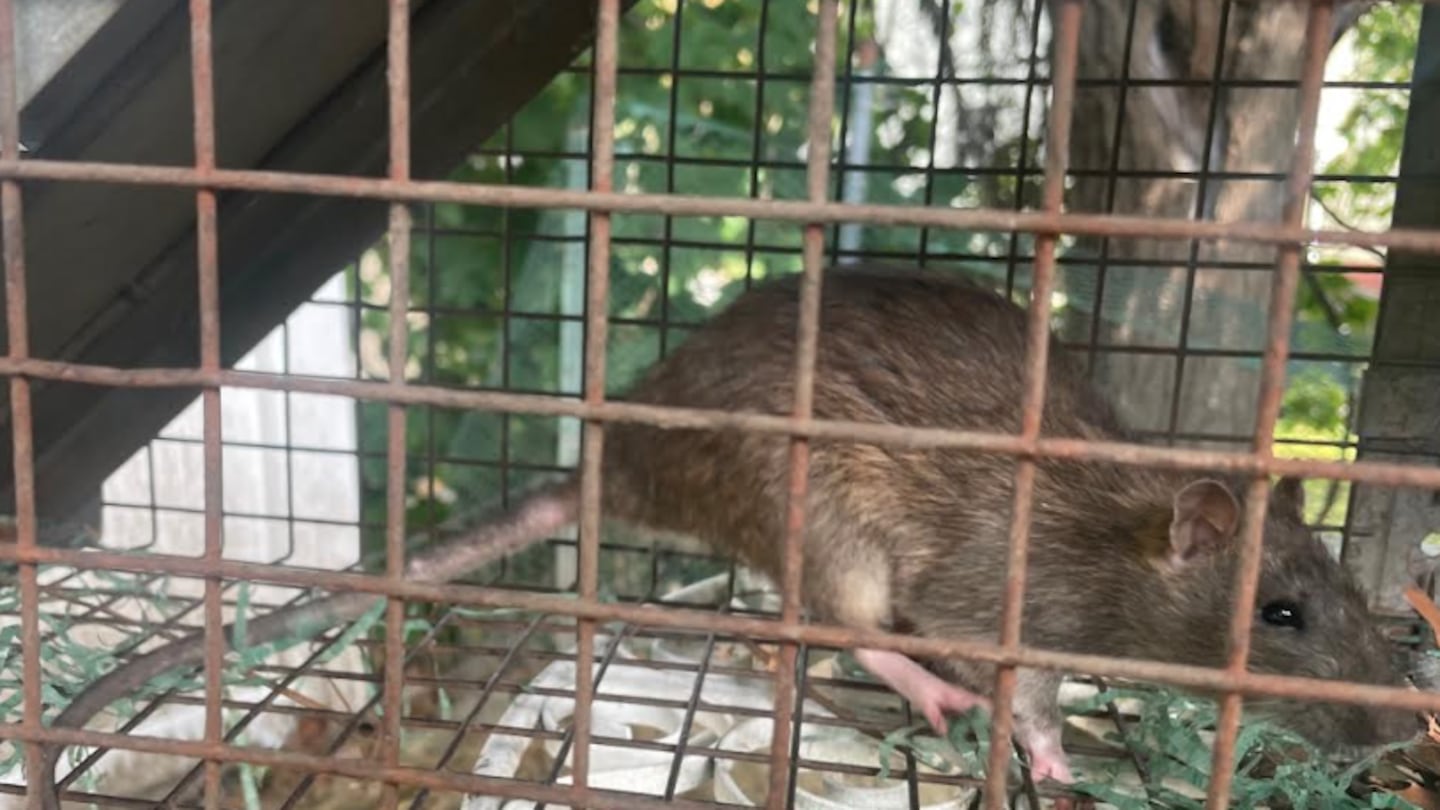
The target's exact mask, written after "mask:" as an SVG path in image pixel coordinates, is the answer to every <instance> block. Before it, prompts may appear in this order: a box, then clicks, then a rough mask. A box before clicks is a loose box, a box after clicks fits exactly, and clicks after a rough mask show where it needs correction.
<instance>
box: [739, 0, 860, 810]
mask: <svg viewBox="0 0 1440 810" xmlns="http://www.w3.org/2000/svg"><path fill="white" fill-rule="evenodd" d="M816 16H817V20H816V29H815V71H814V76H813V79H812V81H811V84H810V109H809V119H808V121H807V125H806V139H805V140H806V144H807V152H806V169H805V192H806V199H807V200H808V201H809V202H810V203H812V204H823V203H824V202H825V201H826V200H827V199H829V192H830V137H831V135H830V125H831V118H832V117H833V115H834V112H835V109H834V108H835V50H836V40H837V39H838V38H839V33H838V32H839V16H840V11H839V4H838V3H837V2H836V0H823V2H821V3H820V4H819V7H818V8H817V9H816ZM757 126H758V122H757ZM803 257H804V258H803V261H804V268H803V274H802V276H801V279H800V302H799V314H798V317H797V319H796V320H797V321H798V324H797V325H796V336H795V383H794V397H795V399H794V402H793V404H792V406H791V410H790V418H791V420H792V421H794V422H796V423H801V424H803V423H807V422H809V421H810V420H811V418H812V416H813V413H814V409H815V408H814V405H815V360H816V355H817V354H818V350H819V345H820V295H821V284H822V278H821V277H822V275H823V273H824V261H825V224H824V223H822V222H808V223H806V224H805V233H804V236H803ZM788 462H789V464H788V466H789V470H788V474H789V480H788V482H787V494H786V503H785V540H784V543H785V546H784V550H783V552H782V554H783V557H782V562H781V565H782V568H781V582H780V594H781V609H780V620H781V622H782V623H784V624H786V625H789V626H796V625H798V624H799V622H800V618H801V615H800V611H801V607H802V594H803V588H804V583H803V571H804V567H805V544H804V540H805V518H806V514H805V501H806V499H807V498H808V497H809V489H810V442H809V439H808V438H807V437H804V436H792V437H791V440H790V448H789V459H788ZM798 658H799V648H798V646H797V645H795V644H784V645H781V647H780V655H779V661H778V663H777V666H776V668H775V722H774V724H773V725H772V726H771V728H772V733H771V737H770V772H769V779H770V781H769V786H768V792H767V798H766V807H768V808H770V810H784V808H785V807H787V806H788V805H789V798H790V793H791V790H792V789H793V785H791V784H790V783H791V779H790V775H791V768H790V764H791V762H790V760H791V742H792V737H791V735H792V734H797V729H796V728H794V727H793V726H794V725H795V720H796V709H797V707H796V705H795V703H796V682H795V681H796V666H797V662H798ZM802 719H803V718H802ZM797 736H798V735H797Z"/></svg>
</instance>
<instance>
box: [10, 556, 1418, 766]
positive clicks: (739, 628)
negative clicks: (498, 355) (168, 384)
mask: <svg viewBox="0 0 1440 810" xmlns="http://www.w3.org/2000/svg"><path fill="white" fill-rule="evenodd" d="M15 556H16V555H14V554H12V553H6V554H4V555H3V557H4V558H8V559H13V558H14V557H15ZM33 556H34V557H36V558H38V560H39V561H40V562H46V563H50V562H55V563H57V564H74V563H73V562H72V559H74V560H88V561H92V562H93V564H92V565H87V566H86V567H88V568H107V569H115V570H122V571H139V572H148V571H163V572H172V573H176V574H181V575H187V576H195V575H196V574H197V572H203V571H205V570H206V567H205V565H204V563H203V562H202V561H200V560H197V559H195V558H193V557H173V558H168V559H164V558H158V557H156V558H151V557H149V556H146V557H140V556H130V555H125V554H114V553H108V552H68V551H63V550H59V549H46V548H40V549H37V550H36V551H35V553H34V555H33ZM220 573H221V575H222V576H224V577H226V578H235V579H248V580H250V581H252V582H255V583H263V584H276V585H293V586H302V587H304V586H313V587H319V588H323V589H326V590H332V591H355V592H360V593H373V594H377V595H381V594H383V595H396V596H403V597H404V598H405V599H407V600H410V601H430V602H445V603H454V604H457V605H467V606H473V607H489V608H512V609H517V610H522V611H539V612H544V613H550V614H555V615H558V616H574V617H580V618H587V619H593V620H596V621H625V622H632V623H634V624H636V625H639V626H641V627H646V628H655V629H677V630H678V629H684V630H691V631H703V632H709V631H715V632H720V633H726V634H730V635H735V636H744V637H748V638H751V639H753V640H755V641H772V642H803V643H805V644H808V645H810V646H814V647H830V648H845V647H851V646H856V645H861V646H866V647H875V648H877V649H887V650H895V651H897V652H902V653H905V654H906V655H912V656H919V657H960V658H971V659H974V660H976V661H979V662H983V663H991V664H1008V665H1015V666H1022V667H1036V668H1040V669H1054V670H1067V671H1075V672H1079V673H1083V674H1091V675H1097V676H1102V677H1114V678H1132V679H1135V680H1144V681H1159V682H1164V683H1169V684H1173V685H1176V686H1181V687H1187V688H1192V689H1200V690H1206V691H1212V692H1224V691H1242V692H1244V693H1246V694H1247V695H1256V696H1273V697H1301V698H1308V699H1312V700H1315V701H1321V702H1337V703H1346V704H1365V705H1374V706H1387V707H1393V708H1407V709H1415V710H1440V693H1433V692H1422V691H1415V690H1408V689H1403V688H1398V687H1381V686H1368V685H1364V684H1353V683H1346V682H1343V681H1331V680H1323V679H1319V678H1302V677H1297V676H1280V675H1268V674H1257V673H1251V672H1241V673H1232V672H1229V671H1227V670H1224V669H1216V668H1207V667H1196V666H1189V665H1183V664H1172V663H1167V662H1164V661H1152V660H1141V659H1128V658H1116V657H1110V656H1102V655H1087V654H1080V653H1064V652H1058V651H1051V650H1043V649H1038V648H1033V647H1027V646H1024V645H1021V646H1019V647H1017V648H1016V649H1015V650H1013V651H1006V650H1004V649H1002V648H1001V647H1000V646H999V645H998V644H994V643H991V642H981V641H962V640H942V639H927V638H920V637H918V636H909V635H896V634H892V633H886V632H881V631H868V630H858V629H852V628H847V627H841V626H836V625H824V624H804V625H799V626H794V627H790V626H786V625H784V624H783V623H780V622H777V621H774V620H771V619H762V618H753V617H748V616H740V615H733V614H729V615H722V614H715V613H712V612H706V611H697V610H692V609H685V608H678V607H677V608H667V609H665V610H656V609H655V608H654V607H653V606H644V605H635V604H622V603H597V604H595V605H580V604H578V603H577V602H576V600H574V599H571V598H568V597H566V596H560V595H548V594H540V593H533V592H526V591H520V590H513V589H503V588H484V587H477V586H467V585H441V584H434V583H421V582H416V581H413V580H407V581H405V582H404V583H403V584H401V585H399V586H391V585H390V584H389V583H388V581H387V580H385V579H384V578H383V577H378V576H371V575H362V574H347V573H341V572H334V571H324V570H313V571H312V570H304V569H292V568H287V567H283V566H273V565H266V564H263V563H242V562H234V561H225V562H223V563H222V564H221V567H220ZM19 730H20V728H19V727H17V726H4V727H3V731H4V733H12V731H13V732H14V733H17V734H18V733H19ZM26 738H27V737H24V736H21V739H26ZM83 744H91V743H83Z"/></svg>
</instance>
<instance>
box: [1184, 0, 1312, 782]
mask: <svg viewBox="0 0 1440 810" xmlns="http://www.w3.org/2000/svg"><path fill="white" fill-rule="evenodd" d="M1334 11H1335V6H1334V0H1316V2H1314V3H1313V4H1312V5H1311V6H1310V14H1309V18H1308V20H1307V23H1306V28H1305V63H1304V67H1303V69H1302V72H1301V85H1300V91H1299V92H1300V120H1299V123H1298V125H1297V139H1296V140H1297V142H1296V148H1295V155H1294V158H1293V159H1292V160H1293V162H1292V163H1291V166H1290V178H1289V182H1288V184H1287V188H1286V192H1287V198H1286V200H1285V211H1284V215H1283V221H1284V223H1285V224H1286V225H1288V226H1292V227H1299V226H1300V225H1301V224H1302V223H1303V222H1304V220H1305V209H1306V206H1307V204H1308V203H1309V201H1310V185H1311V178H1312V176H1313V173H1314V170H1315V127H1316V122H1317V119H1318V118H1319V113H1320V86H1321V83H1322V82H1323V80H1324V78H1325V58H1326V56H1327V55H1328V54H1329V44H1330V43H1329V37H1330V36H1331V16H1332V15H1333V14H1334ZM1300 259H1301V256H1300V247H1299V246H1298V245H1285V246H1282V248H1281V252H1280V260H1279V263H1278V264H1277V266H1276V268H1275V277H1274V281H1273V283H1272V286H1271V292H1270V296H1271V298H1270V314H1269V327H1270V328H1269V334H1268V335H1267V340H1266V344H1265V359H1264V365H1263V368H1262V375H1263V376H1262V377H1261V380H1260V403H1259V407H1258V409H1257V412H1256V415H1255V436H1254V440H1253V447H1252V453H1253V454H1254V456H1255V458H1256V459H1259V460H1264V459H1268V458H1270V457H1271V455H1272V453H1273V451H1272V442H1273V441H1274V435H1275V421H1276V419H1277V418H1278V417H1279V415H1280V398H1281V397H1282V396H1283V395H1284V393H1285V361H1286V358H1287V355H1288V353H1289V350H1290V325H1291V322H1292V321H1293V320H1294V301H1295V289H1296V286H1297V283H1298V280H1299V278H1300ZM1268 489H1269V480H1268V479H1267V478H1266V477H1265V476H1263V475H1256V476H1255V478H1254V479H1253V480H1252V481H1251V482H1250V488H1249V491H1248V492H1247V493H1246V497H1245V530H1244V534H1243V535H1242V538H1241V540H1242V546H1241V549H1240V564H1239V566H1238V569H1237V570H1236V572H1235V596H1234V601H1233V602H1232V607H1231V616H1230V642H1229V646H1230V654H1229V661H1228V662H1227V666H1226V671H1227V672H1229V673H1230V674H1232V675H1234V674H1239V673H1243V672H1244V671H1245V664H1246V660H1247V659H1248V658H1249V655H1250V629H1251V626H1252V624H1253V623H1254V620H1255V617H1254V612H1255V598H1256V596H1255V594H1256V591H1257V590H1258V589H1259V586H1260V559H1261V543H1262V542H1263V540H1264V524H1265V511H1266V507H1267V506H1268V505H1269V491H1268ZM1241 705H1242V695H1241V694H1240V693H1238V692H1234V691H1230V692H1227V693H1226V694H1225V696H1224V698H1223V699H1222V700H1221V703H1220V716H1219V719H1218V720H1217V722H1216V729H1215V749H1214V758H1213V760H1212V765H1211V768H1210V774H1211V777H1210V787H1209V790H1208V791H1207V792H1206V799H1205V806H1206V808H1207V810H1223V808H1225V807H1227V806H1228V805H1229V803H1230V785H1231V782H1232V779H1233V777H1234V774H1233V768H1234V758H1235V743H1236V738H1237V737H1238V736H1239V733H1240V711H1241Z"/></svg>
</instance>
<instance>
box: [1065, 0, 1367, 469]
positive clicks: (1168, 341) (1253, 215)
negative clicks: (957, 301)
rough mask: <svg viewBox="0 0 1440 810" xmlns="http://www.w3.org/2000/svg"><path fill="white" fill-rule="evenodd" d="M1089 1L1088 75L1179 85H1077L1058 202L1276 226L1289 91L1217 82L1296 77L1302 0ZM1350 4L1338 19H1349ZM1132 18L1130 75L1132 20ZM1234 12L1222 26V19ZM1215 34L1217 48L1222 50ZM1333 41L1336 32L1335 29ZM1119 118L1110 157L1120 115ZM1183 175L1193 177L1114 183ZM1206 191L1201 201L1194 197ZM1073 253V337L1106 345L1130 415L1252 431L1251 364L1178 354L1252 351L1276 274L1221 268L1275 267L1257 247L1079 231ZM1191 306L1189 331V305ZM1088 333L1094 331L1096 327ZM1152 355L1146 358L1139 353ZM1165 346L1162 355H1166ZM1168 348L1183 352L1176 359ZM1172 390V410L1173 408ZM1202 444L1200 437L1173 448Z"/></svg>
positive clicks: (1285, 163)
mask: <svg viewBox="0 0 1440 810" xmlns="http://www.w3.org/2000/svg"><path fill="white" fill-rule="evenodd" d="M1227 2H1228V0H1226V2H1221V1H1219V0H1087V2H1086V3H1085V11H1084V18H1083V23H1082V26H1081V33H1080V37H1081V42H1080V77H1081V79H1082V80H1083V79H1119V78H1121V77H1122V75H1128V77H1129V79H1130V81H1132V82H1133V81H1135V80H1137V79H1138V80H1172V81H1173V80H1188V81H1192V82H1196V83H1195V84H1193V85H1190V86H1182V87H1156V86H1144V85H1142V86H1139V87H1134V86H1131V87H1128V88H1125V87H1117V86H1106V87H1086V86H1083V85H1082V86H1081V87H1080V88H1079V89H1078V91H1077V93H1076V107H1075V113H1074V115H1075V118H1074V127H1073V135H1072V143H1071V151H1070V164H1071V167H1072V168H1073V169H1074V170H1077V171H1080V172H1095V173H1096V174H1094V175H1090V176H1081V177H1077V178H1076V179H1075V182H1074V185H1073V187H1072V188H1071V190H1070V191H1069V194H1068V197H1067V200H1066V204H1067V207H1068V209H1069V210H1071V211H1076V212H1105V211H1113V212H1115V213H1119V214H1132V215H1148V216H1163V217H1181V218H1192V217H1196V216H1197V215H1198V216H1200V217H1203V218H1206V219H1214V220H1218V221H1223V222H1239V221H1247V222H1261V221H1278V220H1279V218H1280V217H1281V212H1282V210H1283V208H1284V204H1285V181H1284V179H1283V174H1284V173H1285V172H1287V171H1288V170H1289V169H1290V164H1291V160H1292V157H1293V155H1294V151H1295V148H1294V142H1295V126H1296V121H1297V115H1298V108H1299V92H1298V90H1297V89H1296V88H1294V87H1281V88H1276V87H1226V88H1222V89H1221V90H1220V93H1219V98H1218V99H1215V98H1213V93H1212V85H1211V82H1212V78H1213V77H1214V75H1215V72H1216V66H1217V60H1218V65H1219V75H1220V76H1221V77H1222V79H1223V80H1226V81H1234V80H1255V79H1263V80H1284V81H1298V80H1299V77H1300V71H1301V67H1302V62H1303V59H1304V53H1303V45H1304V43H1303V39H1304V30H1305V20H1306V15H1307V11H1308V6H1309V4H1308V3H1307V2H1303V1H1293V0H1292V1H1291V2H1281V1H1279V0H1268V1H1267V2H1243V1H1242V2H1229V3H1228V5H1229V8H1228V12H1227V11H1226V10H1225V6H1226V5H1227ZM1356 7H1357V4H1354V3H1351V4H1347V7H1346V8H1345V9H1344V11H1343V13H1342V14H1341V15H1338V19H1340V20H1341V21H1342V23H1341V24H1342V25H1348V24H1349V22H1350V21H1353V19H1354V10H1355V8H1356ZM1132 9H1133V12H1134V14H1135V20H1134V23H1133V35H1132V36H1131V37H1130V43H1129V48H1128V50H1129V56H1130V58H1129V70H1128V72H1127V71H1124V70H1123V65H1124V62H1125V54H1126V52H1127V43H1126V40H1127V32H1128V31H1129V30H1130V27H1131V24H1130V14H1131V12H1132ZM1227 14H1228V20H1226V24H1225V25H1224V26H1223V29H1224V30H1222V15H1227ZM1222 38H1223V42H1224V47H1223V49H1220V48H1218V46H1219V44H1220V43H1221V41H1222ZM1332 42H1333V38H1332ZM1117 120H1122V121H1123V124H1122V125H1121V129H1120V137H1119V141H1118V151H1117V150H1116V145H1117V144H1116V137H1115V122H1116V121H1117ZM1115 169H1119V170H1120V171H1122V172H1123V171H1131V172H1136V171H1138V172H1157V173H1164V172H1188V173H1191V174H1190V176H1188V177H1183V178H1173V177H1156V176H1154V175H1150V176H1145V177H1124V178H1119V179H1116V178H1114V177H1113V176H1109V175H1110V173H1111V172H1113V171H1114V170H1115ZM1216 171H1226V172H1266V173H1278V174H1280V175H1281V177H1280V178H1277V179H1273V180H1224V181H1222V180H1215V179H1211V178H1206V177H1204V173H1206V172H1216ZM1202 195H1203V196H1202ZM1069 255H1070V256H1072V257H1077V258H1079V257H1086V260H1088V259H1089V258H1094V259H1097V260H1098V261H1097V263H1096V264H1094V265H1078V266H1076V265H1072V266H1070V267H1067V268H1066V271H1065V272H1064V274H1063V275H1062V278H1061V284H1062V287H1061V288H1062V289H1063V290H1064V291H1065V292H1066V294H1067V296H1068V297H1069V300H1070V302H1071V305H1072V306H1073V307H1074V308H1075V309H1076V310H1079V311H1080V312H1082V313H1084V315H1085V316H1086V320H1089V319H1090V318H1093V317H1094V311H1095V309H1096V297H1097V293H1098V294H1099V298H1100V301H1099V306H1098V309H1099V317H1098V318H1095V319H1094V320H1093V321H1091V322H1089V323H1084V324H1082V325H1079V326H1078V328H1077V327H1076V326H1075V325H1073V324H1072V327H1071V328H1069V329H1067V330H1066V332H1067V337H1069V338H1071V339H1079V340H1082V341H1088V340H1089V339H1090V338H1091V337H1094V338H1095V339H1096V340H1097V341H1098V343H1099V345H1101V346H1103V347H1109V346H1124V347H1131V349H1132V350H1130V351H1100V352H1097V353H1096V354H1095V355H1093V357H1094V365H1093V371H1094V373H1095V375H1096V379H1097V381H1098V382H1099V383H1100V385H1101V386H1102V387H1103V388H1104V389H1105V390H1106V391H1107V392H1109V393H1111V395H1112V397H1113V398H1114V399H1115V401H1116V403H1117V405H1118V406H1119V407H1120V409H1121V411H1122V413H1123V414H1124V415H1125V416H1126V417H1127V419H1128V421H1130V423H1131V424H1133V425H1135V426H1136V427H1137V428H1140V429H1142V430H1151V431H1177V432H1179V433H1181V434H1190V435H1192V436H1193V435H1197V434H1198V435H1231V436H1248V435H1250V434H1251V433H1252V432H1253V430H1254V419H1255V407H1256V398H1257V396H1258V386H1259V379H1260V363H1259V361H1258V360H1257V359H1250V358H1245V359H1241V358H1233V357H1217V356H1203V355H1202V356H1194V355H1190V356H1186V355H1185V354H1183V351H1182V350H1188V351H1193V350H1197V349H1200V350H1205V349H1232V350H1246V351H1259V350H1261V349H1262V348H1263V346H1264V342H1265V331H1266V324H1265V314H1266V312H1267V308H1268V306H1269V299H1270V284H1271V273H1270V271H1269V269H1268V267H1267V268H1262V269H1254V270H1233V269H1215V268H1214V266H1213V263H1215V262H1258V263H1262V264H1264V265H1269V264H1271V263H1272V262H1274V261H1275V259H1276V250H1275V248H1273V247H1267V246H1264V245H1254V244H1243V243H1233V242H1224V241H1221V242H1214V243H1209V244H1199V245H1195V244H1192V243H1189V242H1183V241H1161V240H1155V239H1109V240H1100V239H1086V240H1081V241H1080V242H1079V243H1078V244H1077V245H1076V249H1073V250H1071V251H1069ZM1187 308H1188V309H1189V315H1188V328H1187V326H1186V321H1187V317H1186V310H1187ZM1092 333H1093V334H1092ZM1137 347H1138V348H1149V349H1152V350H1157V351H1151V352H1149V353H1144V352H1136V351H1133V349H1134V348H1137ZM1161 352H1165V353H1161ZM1177 354H1178V355H1179V356H1177ZM1177 399H1178V403H1179V404H1178V407H1177V406H1176V404H1175V403H1176V402H1177ZM1178 443H1182V444H1188V445H1192V446H1194V445H1200V446H1205V445H1208V444H1210V443H1209V442H1204V441H1199V440H1192V441H1184V442H1178Z"/></svg>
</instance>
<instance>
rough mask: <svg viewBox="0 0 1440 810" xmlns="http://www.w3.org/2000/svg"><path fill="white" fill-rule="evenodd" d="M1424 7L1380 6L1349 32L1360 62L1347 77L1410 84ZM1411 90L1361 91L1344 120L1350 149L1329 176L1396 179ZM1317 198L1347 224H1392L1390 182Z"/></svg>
mask: <svg viewBox="0 0 1440 810" xmlns="http://www.w3.org/2000/svg"><path fill="white" fill-rule="evenodd" d="M1421 10H1422V7H1421V5H1420V4H1418V3H1377V4H1375V5H1374V6H1372V7H1371V8H1370V9H1369V10H1368V11H1367V12H1366V13H1365V15H1364V16H1363V17H1361V18H1360V20H1359V21H1358V22H1357V23H1356V25H1355V27H1354V29H1352V31H1351V33H1350V34H1349V36H1350V37H1353V38H1354V39H1353V41H1354V45H1355V62H1354V65H1353V66H1352V67H1351V69H1350V71H1349V74H1348V75H1347V76H1345V77H1344V78H1346V79H1350V80H1357V81H1369V82H1389V83H1404V82H1407V81H1409V80H1410V75H1411V70H1412V67H1413V62H1414V59H1415V48H1416V44H1417V43H1418V41H1419V37H1420V13H1421ZM1408 106H1409V92H1408V91H1406V90H1398V89H1388V88H1385V89H1374V88H1367V89H1362V90H1360V91H1358V92H1357V93H1356V95H1355V100H1354V102H1353V103H1352V105H1351V107H1350V109H1349V110H1348V111H1347V112H1346V114H1345V117H1344V119H1343V120H1342V121H1341V122H1340V125H1339V129H1340V131H1342V132H1344V133H1345V134H1346V139H1347V144H1346V146H1347V148H1346V149H1345V151H1344V152H1342V153H1341V154H1339V155H1337V156H1336V157H1335V158H1334V159H1332V160H1331V161H1329V162H1328V163H1327V164H1326V165H1325V167H1324V172H1325V173H1326V174H1339V175H1367V176H1381V177H1383V176H1393V175H1394V174H1395V173H1396V171H1397V169H1398V168H1399V163H1400V147H1401V143H1402V141H1403V139H1404V133H1405V116H1406V110H1407V109H1408ZM1316 196H1317V197H1319V198H1320V200H1321V201H1322V202H1324V203H1325V204H1327V205H1328V206H1329V207H1330V208H1331V209H1332V210H1336V211H1340V212H1344V216H1343V219H1344V221H1345V224H1350V225H1356V226H1364V227H1379V228H1383V227H1386V226H1387V225H1389V219H1390V213H1391V210H1392V209H1393V207H1394V203H1395V189H1394V186H1393V185H1392V184H1390V183H1336V184H1321V185H1319V186H1317V187H1316Z"/></svg>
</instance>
